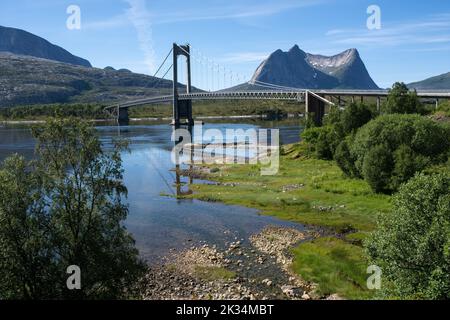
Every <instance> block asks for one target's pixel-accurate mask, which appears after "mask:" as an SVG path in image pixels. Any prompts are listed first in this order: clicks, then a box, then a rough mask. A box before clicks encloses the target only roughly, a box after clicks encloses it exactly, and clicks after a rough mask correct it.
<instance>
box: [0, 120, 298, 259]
mask: <svg viewBox="0 0 450 320" xmlns="http://www.w3.org/2000/svg"><path fill="white" fill-rule="evenodd" d="M259 126H261V127H276V128H279V129H280V140H281V141H282V142H283V143H292V142H296V141H298V137H299V130H300V129H299V125H298V124H297V122H296V121H285V122H283V121H282V122H249V123H239V124H238V123H208V124H205V126H204V130H206V129H208V128H215V129H220V130H225V129H227V128H242V129H248V128H254V127H259ZM97 129H98V132H99V134H100V138H101V140H102V142H103V143H104V146H105V148H108V146H109V142H110V141H111V138H114V137H117V136H119V135H120V136H121V137H124V138H127V139H129V140H130V153H128V152H125V153H123V155H122V157H123V166H124V170H125V173H124V179H125V184H126V186H127V188H128V203H129V209H130V212H129V216H128V218H127V220H126V222H125V224H126V226H127V228H128V230H129V231H130V232H131V233H132V234H133V235H134V238H135V239H136V244H137V246H138V248H139V250H140V253H141V255H142V256H143V257H144V258H145V259H147V260H148V261H149V262H150V263H157V262H159V261H160V259H161V257H163V256H165V255H166V254H167V253H168V252H169V250H171V249H181V248H184V247H186V246H191V245H193V244H196V243H200V242H203V241H205V242H208V243H210V244H216V245H218V246H219V247H221V246H223V245H224V244H225V243H226V242H229V241H234V240H235V239H236V238H237V239H248V237H249V236H250V235H251V234H253V233H255V232H258V231H259V230H261V229H262V228H264V227H265V226H267V225H284V226H292V227H296V228H302V226H301V225H297V224H292V223H289V222H284V221H281V220H278V219H276V218H273V217H267V216H261V215H259V214H258V212H257V211H256V210H253V209H249V208H243V207H238V206H229V205H223V204H220V203H208V202H202V201H198V200H178V199H175V198H174V197H171V196H167V195H175V194H176V191H177V188H176V184H175V181H176V173H175V171H174V165H173V164H172V163H171V161H170V151H171V150H172V148H173V142H172V141H171V140H170V137H171V133H172V127H171V126H170V125H168V124H155V123H136V124H131V125H129V126H121V127H117V126H114V125H101V126H98V127H97ZM34 144H35V142H34V140H33V138H32V137H31V132H30V128H29V127H28V126H0V161H1V160H3V159H4V158H5V157H7V156H8V155H10V154H11V153H14V152H17V153H20V154H22V155H24V156H26V157H27V158H32V156H33V149H34ZM181 181H182V183H183V184H184V185H183V188H182V190H184V191H186V190H187V189H188V188H189V185H188V182H189V181H188V178H186V177H181ZM195 182H197V183H198V182H202V181H198V180H194V183H195ZM202 183H204V182H202ZM255 192H257V190H255ZM244 241H245V240H244Z"/></svg>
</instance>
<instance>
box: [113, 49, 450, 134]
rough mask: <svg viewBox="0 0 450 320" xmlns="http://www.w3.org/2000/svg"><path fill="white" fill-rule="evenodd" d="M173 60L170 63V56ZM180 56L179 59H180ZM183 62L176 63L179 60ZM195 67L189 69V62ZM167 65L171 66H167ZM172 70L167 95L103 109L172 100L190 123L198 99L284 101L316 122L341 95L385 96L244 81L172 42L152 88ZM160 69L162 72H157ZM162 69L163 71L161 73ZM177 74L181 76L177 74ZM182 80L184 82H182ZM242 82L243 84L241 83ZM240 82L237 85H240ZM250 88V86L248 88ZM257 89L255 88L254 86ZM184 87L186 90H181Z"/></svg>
mask: <svg viewBox="0 0 450 320" xmlns="http://www.w3.org/2000/svg"><path fill="white" fill-rule="evenodd" d="M171 56H172V59H171V61H172V63H171V64H170V59H169V58H170V57H171ZM180 58H181V59H180ZM183 59H184V61H185V63H181V64H180V65H179V60H183ZM193 61H194V62H195V66H196V68H192V65H191V62H193ZM169 64H170V65H169ZM170 71H172V78H171V81H172V88H171V92H170V94H167V93H168V92H166V94H164V95H163V94H161V95H155V96H151V97H148V98H142V99H137V100H132V101H124V102H122V103H118V104H115V105H111V106H108V107H106V108H105V111H106V112H107V113H108V114H109V115H110V116H111V117H113V118H115V119H116V120H117V121H118V122H119V123H121V122H127V121H128V109H129V108H132V107H138V106H143V105H151V104H161V103H172V110H173V111H172V113H173V116H172V117H173V120H172V124H174V125H175V126H178V125H180V124H182V123H186V124H193V117H192V101H200V100H287V101H297V102H299V103H304V104H305V113H306V115H307V116H308V115H309V116H312V117H313V120H314V122H315V123H316V124H319V125H320V124H321V122H322V118H323V116H324V114H325V106H326V105H338V106H341V105H342V102H343V101H344V98H349V97H350V98H351V100H352V101H353V102H354V101H355V99H356V98H360V99H361V101H362V100H363V99H364V97H375V98H376V101H377V107H378V109H379V108H380V103H381V98H382V97H386V96H387V95H388V91H387V90H317V89H300V88H292V87H286V86H281V85H276V84H271V83H266V82H261V81H257V80H250V81H248V80H246V79H248V77H246V76H243V75H241V74H238V73H235V72H233V71H231V70H229V69H228V68H226V67H223V66H221V65H220V64H218V63H216V62H214V61H213V60H211V59H209V58H207V57H206V56H204V55H203V54H202V53H201V52H200V51H198V50H193V49H192V48H191V46H190V45H178V44H176V43H174V44H173V47H172V49H171V50H170V51H169V53H168V54H167V55H166V57H165V59H164V60H163V62H162V63H161V65H160V66H159V67H158V68H157V71H156V73H155V74H154V77H155V78H156V77H158V76H159V75H160V76H159V80H157V81H156V82H155V83H154V84H153V87H154V88H158V85H159V84H160V83H161V81H163V80H168V79H167V78H166V77H167V76H169V75H170ZM160 72H161V73H160ZM162 72H164V73H162ZM179 73H181V76H180V77H179ZM193 77H194V78H195V79H196V80H197V81H198V83H199V85H198V88H200V87H202V88H203V89H202V90H201V89H198V88H194V87H193V85H192V80H193ZM183 81H184V83H183ZM242 84H245V85H244V86H242ZM239 85H240V86H239ZM247 87H250V88H251V89H248V88H247ZM255 88H257V89H255ZM180 90H184V91H185V92H180ZM417 95H418V96H419V97H420V98H423V99H433V100H434V101H435V103H436V106H437V105H438V101H439V99H448V98H450V92H448V91H447V92H438V91H436V92H427V91H418V92H417Z"/></svg>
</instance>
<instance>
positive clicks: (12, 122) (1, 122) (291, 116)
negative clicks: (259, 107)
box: [0, 114, 304, 126]
mask: <svg viewBox="0 0 450 320" xmlns="http://www.w3.org/2000/svg"><path fill="white" fill-rule="evenodd" d="M303 117H304V115H303V114H288V115H287V116H286V117H284V118H281V119H269V115H267V114H263V115H254V114H249V115H233V116H197V117H194V121H195V120H220V119H231V120H233V119H261V120H284V119H295V118H298V119H300V118H303ZM85 120H86V121H88V122H93V123H105V122H115V121H116V120H115V119H85ZM46 121H47V120H40V119H39V120H37V119H30V120H0V126H6V125H15V124H42V123H45V122H46ZM129 121H130V122H140V121H155V122H156V121H172V118H171V117H142V118H130V119H129Z"/></svg>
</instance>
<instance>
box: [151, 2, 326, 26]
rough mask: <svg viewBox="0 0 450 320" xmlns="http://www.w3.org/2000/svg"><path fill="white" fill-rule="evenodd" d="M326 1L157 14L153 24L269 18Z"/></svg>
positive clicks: (218, 7) (199, 9)
mask: <svg viewBox="0 0 450 320" xmlns="http://www.w3.org/2000/svg"><path fill="white" fill-rule="evenodd" d="M327 1H328V0H290V1H271V2H262V1H259V2H257V3H252V4H245V5H242V4H241V5H237V6H236V5H232V6H224V5H221V6H212V5H208V6H205V7H206V9H201V8H200V7H198V8H195V10H183V11H178V12H177V11H173V12H171V13H169V14H158V15H157V18H156V20H155V24H166V23H176V22H186V21H201V20H227V19H243V18H250V17H261V16H271V15H274V14H278V13H281V12H284V11H287V10H294V9H300V8H304V7H310V6H315V5H319V4H323V3H326V2H327Z"/></svg>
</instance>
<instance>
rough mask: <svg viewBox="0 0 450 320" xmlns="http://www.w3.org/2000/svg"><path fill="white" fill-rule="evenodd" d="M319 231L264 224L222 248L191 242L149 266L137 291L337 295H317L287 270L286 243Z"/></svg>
mask: <svg viewBox="0 0 450 320" xmlns="http://www.w3.org/2000/svg"><path fill="white" fill-rule="evenodd" d="M320 236H321V234H320V233H319V232H317V231H315V230H305V231H299V230H297V229H293V228H289V227H279V226H267V227H265V228H264V229H263V230H262V231H260V232H258V233H256V234H253V235H251V236H250V237H249V239H248V240H249V244H247V245H246V244H244V242H243V240H244V239H238V238H235V241H232V242H227V243H226V246H225V249H218V248H217V247H216V246H215V245H209V244H206V243H205V244H199V245H197V246H192V247H190V248H188V249H185V250H183V251H180V252H176V253H172V254H171V256H169V257H167V260H166V262H165V263H164V264H161V265H156V266H149V268H148V271H147V273H146V275H145V276H144V277H143V278H142V279H141V281H140V282H139V283H138V285H137V288H136V290H137V292H138V295H139V297H140V298H141V299H144V300H167V299H176V300H178V299H187V300H198V299H213V300H224V299H225V300H268V299H279V300H310V299H315V300H317V299H333V300H336V299H341V297H340V296H338V295H337V294H331V295H320V294H318V293H317V292H316V285H315V284H314V283H311V282H309V281H305V280H304V279H302V278H301V277H300V276H299V275H297V274H295V273H294V272H293V271H292V259H293V257H292V254H291V252H290V249H291V247H293V246H295V245H298V244H299V243H302V242H306V241H309V240H311V239H315V238H317V237H320Z"/></svg>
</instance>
